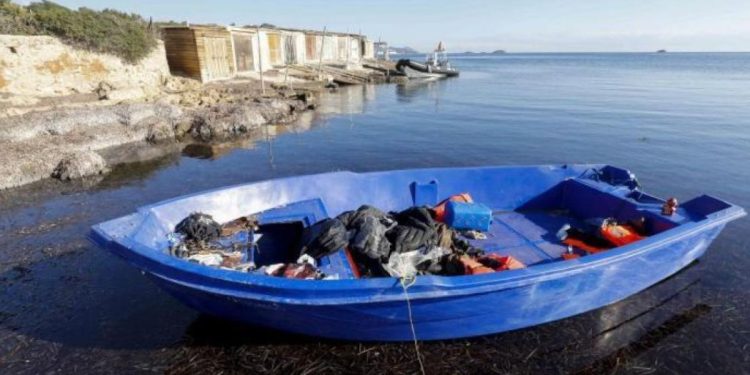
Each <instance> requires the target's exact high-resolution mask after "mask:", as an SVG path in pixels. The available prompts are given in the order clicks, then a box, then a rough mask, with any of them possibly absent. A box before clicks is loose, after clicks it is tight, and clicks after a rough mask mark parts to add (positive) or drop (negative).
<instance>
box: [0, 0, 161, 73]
mask: <svg viewBox="0 0 750 375" xmlns="http://www.w3.org/2000/svg"><path fill="white" fill-rule="evenodd" d="M0 23H2V26H0V33H3V34H22V35H53V36H57V37H58V38H60V39H61V40H62V41H64V42H66V43H68V44H70V45H73V46H75V47H79V48H85V49H89V50H93V51H97V52H104V53H110V54H113V55H116V56H119V57H121V58H122V59H124V60H125V61H128V62H131V63H134V62H137V61H138V60H140V59H142V58H143V57H145V56H146V55H148V53H149V52H151V51H152V50H153V48H154V47H155V46H156V38H155V37H154V34H153V32H152V31H151V27H150V25H149V24H148V23H147V22H146V21H145V20H144V19H143V18H142V17H141V16H139V15H137V14H127V13H123V12H118V11H115V10H111V9H105V10H102V11H96V10H92V9H88V8H79V9H78V10H71V9H68V8H66V7H64V6H61V5H58V4H55V3H53V2H50V1H43V2H40V3H31V4H30V5H28V6H26V7H23V6H19V5H16V4H13V3H11V2H10V1H8V0H0Z"/></svg>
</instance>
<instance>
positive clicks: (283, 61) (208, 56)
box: [162, 26, 374, 82]
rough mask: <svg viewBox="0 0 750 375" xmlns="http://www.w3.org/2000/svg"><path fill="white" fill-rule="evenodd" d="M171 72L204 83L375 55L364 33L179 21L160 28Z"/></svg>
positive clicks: (342, 61)
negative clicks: (223, 25) (224, 25)
mask: <svg viewBox="0 0 750 375" xmlns="http://www.w3.org/2000/svg"><path fill="white" fill-rule="evenodd" d="M162 35H163V38H164V45H165V49H166V53H167V62H168V63H169V68H170V71H171V73H172V74H173V75H177V76H183V77H189V78H194V79H197V80H200V81H202V82H208V81H213V80H218V79H226V78H232V77H234V76H236V75H242V74H248V73H253V72H259V71H267V70H270V69H276V68H282V67H284V66H291V65H305V64H317V63H323V64H334V65H349V64H359V63H360V62H361V61H362V59H363V58H372V56H373V55H374V53H373V51H374V48H373V45H372V42H369V41H367V39H366V38H364V37H362V36H360V35H354V34H345V33H334V32H326V33H323V32H320V31H313V30H299V29H288V28H276V27H260V28H258V27H252V26H249V27H219V26H177V27H166V28H164V29H163V32H162Z"/></svg>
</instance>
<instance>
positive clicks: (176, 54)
mask: <svg viewBox="0 0 750 375" xmlns="http://www.w3.org/2000/svg"><path fill="white" fill-rule="evenodd" d="M162 35H163V38H164V48H165V50H166V53H167V63H168V64H169V70H170V72H171V73H172V74H173V75H178V76H184V77H189V78H194V79H198V80H200V81H202V82H208V81H213V80H217V79H223V78H230V77H232V76H233V75H234V73H235V70H236V69H235V61H234V60H235V58H234V53H233V48H232V37H231V34H230V32H229V31H228V30H227V29H226V28H224V27H216V26H180V27H167V28H164V29H163V30H162Z"/></svg>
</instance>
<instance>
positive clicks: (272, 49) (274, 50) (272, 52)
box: [268, 34, 281, 65]
mask: <svg viewBox="0 0 750 375" xmlns="http://www.w3.org/2000/svg"><path fill="white" fill-rule="evenodd" d="M268 54H269V59H270V60H271V65H281V36H280V35H279V34H268Z"/></svg>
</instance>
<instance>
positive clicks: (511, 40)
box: [21, 0, 750, 52]
mask: <svg viewBox="0 0 750 375" xmlns="http://www.w3.org/2000/svg"><path fill="white" fill-rule="evenodd" d="M21 2H22V3H28V1H21ZM57 2H59V3H61V4H63V5H66V6H68V7H73V8H77V7H79V6H86V7H90V8H95V9H101V8H115V9H119V10H124V11H128V12H136V13H140V14H142V15H143V16H145V17H154V19H158V20H168V19H171V20H176V21H185V20H187V21H189V22H191V23H218V24H229V23H231V22H235V23H236V24H237V25H244V24H256V23H263V22H267V23H272V24H275V25H277V26H288V27H299V28H314V29H322V28H323V26H327V27H328V29H329V30H334V31H347V30H348V31H350V32H355V33H356V32H359V31H360V30H361V31H362V33H363V34H366V35H368V36H369V37H370V38H371V39H375V40H377V39H378V38H382V39H383V40H387V41H389V42H390V43H391V45H395V46H411V47H414V48H416V49H418V50H421V51H426V50H430V49H432V48H434V45H435V44H437V41H439V40H442V41H444V42H445V43H446V44H447V46H448V48H449V50H450V51H452V52H462V51H465V50H494V49H505V50H507V51H509V52H526V51H653V50H657V49H661V48H665V49H667V50H670V51H750V0H702V1H699V0H577V1H575V0H568V1H562V0H509V1H475V0H468V1H467V0H464V1H461V0H451V1H444V0H431V1H408V0H371V1H357V0H350V1H324V0H273V1H267V0H260V1H259V0H182V1H169V2H167V1H156V0H129V1H116V0H57Z"/></svg>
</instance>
